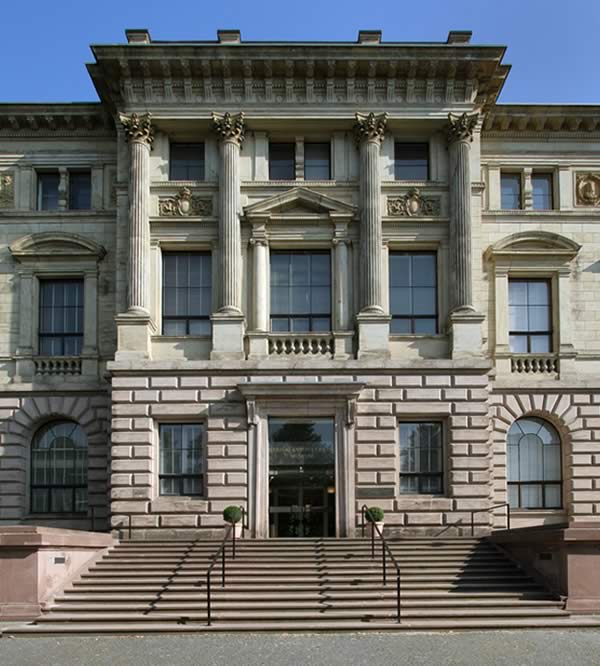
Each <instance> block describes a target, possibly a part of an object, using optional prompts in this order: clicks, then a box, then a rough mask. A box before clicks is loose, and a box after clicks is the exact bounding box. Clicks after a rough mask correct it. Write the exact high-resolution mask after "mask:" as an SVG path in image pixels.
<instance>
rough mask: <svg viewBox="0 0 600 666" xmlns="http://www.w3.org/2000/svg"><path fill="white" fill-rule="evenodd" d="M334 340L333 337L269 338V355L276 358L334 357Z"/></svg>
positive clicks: (280, 336) (279, 336)
mask: <svg viewBox="0 0 600 666" xmlns="http://www.w3.org/2000/svg"><path fill="white" fill-rule="evenodd" d="M333 351H334V340H333V336H331V335H311V334H304V335H290V334H289V333H285V334H283V335H273V334H271V335H270V336H269V354H272V355H274V356H333Z"/></svg>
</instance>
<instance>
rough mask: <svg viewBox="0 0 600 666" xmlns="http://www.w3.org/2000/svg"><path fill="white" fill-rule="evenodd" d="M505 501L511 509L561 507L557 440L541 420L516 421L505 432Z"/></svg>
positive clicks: (546, 424) (547, 424)
mask: <svg viewBox="0 0 600 666" xmlns="http://www.w3.org/2000/svg"><path fill="white" fill-rule="evenodd" d="M507 448H508V501H509V502H510V506H511V507H512V508H519V509H558V508H560V507H561V505H562V472H561V469H562V465H561V454H560V437H559V436H558V433H557V432H556V430H555V429H554V428H553V427H552V426H551V425H550V424H549V423H547V422H546V421H543V420H542V419H538V418H534V417H527V418H523V419H519V420H518V421H515V422H514V423H513V424H512V426H511V427H510V430H509V431H508V447H507Z"/></svg>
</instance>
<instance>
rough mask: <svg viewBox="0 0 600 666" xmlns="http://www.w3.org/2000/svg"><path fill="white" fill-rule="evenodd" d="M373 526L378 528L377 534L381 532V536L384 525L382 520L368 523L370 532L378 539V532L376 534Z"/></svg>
mask: <svg viewBox="0 0 600 666" xmlns="http://www.w3.org/2000/svg"><path fill="white" fill-rule="evenodd" d="M374 525H377V527H378V528H379V532H381V534H383V526H384V525H385V521H384V520H378V521H376V522H375V523H369V527H370V530H371V532H375V538H376V539H378V538H379V532H377V530H376V529H375V528H374V527H373V526H374Z"/></svg>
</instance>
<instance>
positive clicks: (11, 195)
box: [0, 171, 15, 208]
mask: <svg viewBox="0 0 600 666" xmlns="http://www.w3.org/2000/svg"><path fill="white" fill-rule="evenodd" d="M14 205H15V176H14V174H13V172H12V171H4V172H2V173H0V208H13V206H14Z"/></svg>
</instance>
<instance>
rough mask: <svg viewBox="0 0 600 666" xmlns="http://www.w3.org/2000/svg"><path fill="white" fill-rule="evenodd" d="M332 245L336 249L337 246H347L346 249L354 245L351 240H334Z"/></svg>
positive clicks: (340, 238)
mask: <svg viewBox="0 0 600 666" xmlns="http://www.w3.org/2000/svg"><path fill="white" fill-rule="evenodd" d="M331 244H332V245H333V246H334V247H336V246H337V245H345V246H346V247H350V245H351V244H352V241H351V240H350V239H349V238H342V237H339V238H333V239H332V241H331Z"/></svg>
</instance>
